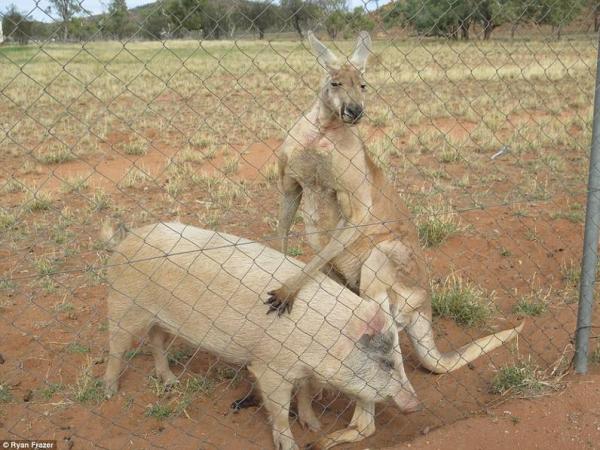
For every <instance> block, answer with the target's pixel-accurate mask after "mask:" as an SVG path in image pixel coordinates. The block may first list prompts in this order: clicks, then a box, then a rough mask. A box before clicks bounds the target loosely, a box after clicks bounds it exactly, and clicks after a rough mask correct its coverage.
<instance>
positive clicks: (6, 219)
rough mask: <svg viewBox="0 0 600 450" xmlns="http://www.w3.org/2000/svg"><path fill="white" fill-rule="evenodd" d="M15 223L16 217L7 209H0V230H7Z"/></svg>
mask: <svg viewBox="0 0 600 450" xmlns="http://www.w3.org/2000/svg"><path fill="white" fill-rule="evenodd" d="M16 223H17V218H16V217H15V216H14V215H13V214H11V213H10V212H8V211H5V210H0V230H9V229H10V228H12V227H13V226H14V225H15V224H16Z"/></svg>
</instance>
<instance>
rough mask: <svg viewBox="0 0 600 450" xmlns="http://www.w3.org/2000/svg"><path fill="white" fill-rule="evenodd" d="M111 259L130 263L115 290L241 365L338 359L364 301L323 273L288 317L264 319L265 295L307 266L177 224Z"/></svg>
mask: <svg viewBox="0 0 600 450" xmlns="http://www.w3.org/2000/svg"><path fill="white" fill-rule="evenodd" d="M165 255H168V256H166V257H165ZM113 259H114V261H111V263H113V262H117V263H122V262H124V261H128V262H129V264H126V265H122V266H117V267H114V268H111V269H109V281H110V282H111V285H113V287H115V289H116V290H117V291H120V292H122V293H123V294H124V295H125V296H126V297H130V298H131V299H133V301H134V303H135V305H136V306H138V307H140V308H142V309H143V310H145V311H148V312H149V313H150V314H151V315H152V316H153V317H154V318H155V322H157V323H160V324H161V326H163V327H165V328H166V329H168V330H169V331H170V332H171V333H173V334H175V335H178V336H181V337H183V338H184V339H187V340H189V341H190V342H192V343H193V344H195V345H198V346H200V347H202V348H204V349H206V350H208V351H211V352H214V353H216V354H218V355H220V356H222V357H224V358H227V359H229V360H232V361H236V362H240V363H243V362H248V361H250V360H252V359H255V358H260V359H264V360H267V361H271V360H273V358H278V359H279V360H282V361H289V364H295V362H294V361H297V360H298V356H299V355H302V359H303V360H304V361H305V362H308V363H309V364H310V361H307V358H308V360H313V359H314V361H315V364H316V363H318V361H320V360H322V359H323V358H324V357H325V356H327V355H333V356H335V357H336V358H339V357H340V356H341V355H340V351H342V350H340V349H337V348H334V347H335V346H336V345H338V346H339V345H341V346H342V347H347V345H348V343H347V342H346V341H347V339H345V336H343V335H342V334H341V330H342V329H343V328H345V326H346V324H347V323H348V321H350V320H351V319H352V317H353V314H354V313H353V311H354V310H356V309H357V306H358V305H359V303H360V302H361V299H360V298H359V297H357V296H355V295H354V294H353V293H351V292H350V291H349V290H347V289H344V288H342V287H341V286H340V285H338V284H337V283H335V282H334V281H332V280H330V279H329V278H327V277H325V276H324V275H321V274H319V276H318V277H316V278H315V280H314V281H310V282H308V283H307V284H306V285H305V287H304V288H303V289H302V290H301V291H300V293H299V294H298V298H297V301H296V302H295V304H294V308H293V310H292V313H291V314H290V315H289V316H288V315H284V316H282V317H277V315H276V314H270V315H267V314H266V312H267V306H266V305H265V304H264V302H265V300H266V299H267V297H268V295H267V292H268V291H270V290H272V289H275V288H277V287H279V286H280V285H281V282H282V281H283V280H285V279H287V278H289V277H290V276H292V275H293V274H295V273H297V272H298V271H299V270H301V268H302V267H303V266H304V264H303V263H301V262H299V261H297V260H294V259H292V258H286V257H285V256H284V255H283V254H282V253H280V252H278V251H276V250H274V249H271V248H269V247H266V246H264V245H262V244H259V243H256V242H252V241H250V240H247V239H243V238H239V237H237V236H233V235H229V234H224V233H217V232H215V231H210V230H203V229H200V228H196V227H192V226H188V225H184V224H180V223H159V224H153V225H149V226H145V227H142V228H139V229H136V230H132V231H131V232H130V233H129V235H128V236H127V237H126V238H125V239H124V240H123V242H122V243H121V244H119V245H118V246H117V248H116V249H115V257H114V258H113ZM109 265H110V263H109ZM131 280H135V282H131Z"/></svg>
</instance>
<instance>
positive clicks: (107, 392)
mask: <svg viewBox="0 0 600 450" xmlns="http://www.w3.org/2000/svg"><path fill="white" fill-rule="evenodd" d="M118 390H119V387H118V386H117V383H116V382H112V383H106V385H105V386H104V396H105V397H106V398H107V399H108V398H111V397H112V396H113V395H116V394H117V391H118Z"/></svg>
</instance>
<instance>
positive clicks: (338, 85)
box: [331, 81, 342, 87]
mask: <svg viewBox="0 0 600 450" xmlns="http://www.w3.org/2000/svg"><path fill="white" fill-rule="evenodd" d="M341 85H342V83H340V82H339V81H332V82H331V86H333V87H340V86H341Z"/></svg>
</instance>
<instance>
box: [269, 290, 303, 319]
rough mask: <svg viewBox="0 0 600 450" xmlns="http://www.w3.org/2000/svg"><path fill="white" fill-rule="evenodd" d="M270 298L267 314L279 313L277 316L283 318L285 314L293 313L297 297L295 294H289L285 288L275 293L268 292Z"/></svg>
mask: <svg viewBox="0 0 600 450" xmlns="http://www.w3.org/2000/svg"><path fill="white" fill-rule="evenodd" d="M267 294H269V298H268V299H267V301H266V304H267V305H269V310H268V311H267V314H271V313H272V312H274V311H277V315H278V316H281V315H282V314H283V313H284V312H286V311H287V312H288V313H289V312H292V306H293V305H294V300H295V297H296V294H295V293H293V294H292V293H289V292H288V290H287V289H286V288H285V287H281V288H279V289H275V290H274V291H270V292H267Z"/></svg>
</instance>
